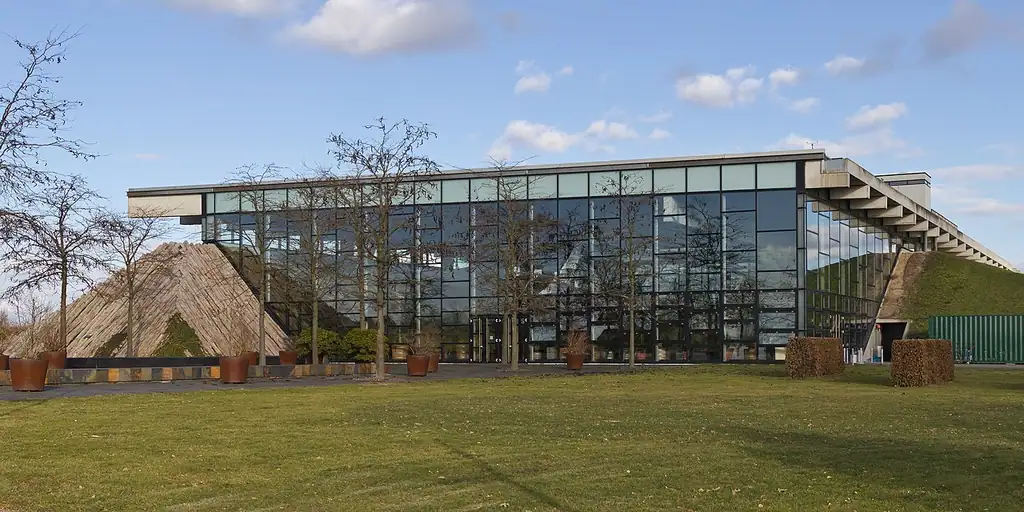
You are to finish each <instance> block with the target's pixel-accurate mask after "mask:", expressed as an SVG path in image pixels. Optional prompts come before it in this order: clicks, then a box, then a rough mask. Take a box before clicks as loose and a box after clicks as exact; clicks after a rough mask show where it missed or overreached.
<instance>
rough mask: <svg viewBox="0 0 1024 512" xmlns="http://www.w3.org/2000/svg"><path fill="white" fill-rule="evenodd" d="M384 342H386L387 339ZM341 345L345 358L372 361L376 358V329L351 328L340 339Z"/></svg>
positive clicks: (365, 361)
mask: <svg viewBox="0 0 1024 512" xmlns="http://www.w3.org/2000/svg"><path fill="white" fill-rule="evenodd" d="M384 342H385V343H387V340H385V341H384ZM341 346H342V350H343V351H344V352H345V358H346V359H348V360H351V361H356V362H359V363H372V362H374V361H376V360H377V331H375V330H370V329H352V330H350V331H348V332H346V333H345V336H344V337H343V338H342V339H341Z"/></svg>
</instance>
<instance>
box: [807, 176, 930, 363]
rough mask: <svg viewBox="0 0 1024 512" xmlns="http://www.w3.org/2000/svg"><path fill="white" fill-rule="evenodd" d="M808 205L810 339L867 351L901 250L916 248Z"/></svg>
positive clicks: (831, 207) (833, 207) (831, 208)
mask: <svg viewBox="0 0 1024 512" xmlns="http://www.w3.org/2000/svg"><path fill="white" fill-rule="evenodd" d="M809 199H810V200H809V201H808V202H807V205H806V208H805V212H806V217H807V220H806V224H807V249H808V252H807V326H806V327H807V333H808V334H809V335H812V336H825V337H837V338H840V339H842V340H843V342H844V345H845V346H846V347H848V348H862V347H863V345H864V344H865V343H866V342H867V340H868V336H869V335H870V330H871V329H872V328H873V327H874V321H875V317H876V316H877V314H878V308H879V306H880V304H881V301H882V296H883V295H884V293H885V286H886V284H887V283H888V281H889V277H890V275H891V274H892V269H893V266H894V265H895V263H896V256H897V254H898V252H899V251H900V250H903V249H906V250H915V249H916V247H915V245H914V244H913V243H910V242H908V241H906V240H903V239H902V238H900V237H898V236H895V235H894V234H892V233H890V232H888V231H887V230H885V229H883V228H882V227H880V226H878V225H877V224H873V223H870V222H868V221H866V220H865V219H863V218H854V217H853V216H852V215H851V214H850V212H849V211H844V210H842V209H840V208H839V206H838V205H837V204H834V203H831V202H829V201H827V200H823V199H820V198H815V197H813V196H812V197H810V198H809Z"/></svg>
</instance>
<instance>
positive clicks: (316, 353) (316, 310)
mask: <svg viewBox="0 0 1024 512" xmlns="http://www.w3.org/2000/svg"><path fill="white" fill-rule="evenodd" d="M319 333H320V301H318V300H316V299H313V332H312V333H311V334H312V336H311V341H310V342H309V351H310V352H311V353H312V355H313V364H316V363H317V361H319V360H320V344H319V340H318V336H319Z"/></svg>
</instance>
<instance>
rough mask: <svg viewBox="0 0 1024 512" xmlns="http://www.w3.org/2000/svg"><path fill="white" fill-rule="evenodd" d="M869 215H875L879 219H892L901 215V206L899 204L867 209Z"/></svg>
mask: <svg viewBox="0 0 1024 512" xmlns="http://www.w3.org/2000/svg"><path fill="white" fill-rule="evenodd" d="M868 216H869V217H876V218H880V219H894V218H901V217H903V207H902V206H900V205H896V206H893V207H892V208H887V209H885V210H870V211H868Z"/></svg>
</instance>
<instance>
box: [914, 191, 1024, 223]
mask: <svg viewBox="0 0 1024 512" xmlns="http://www.w3.org/2000/svg"><path fill="white" fill-rule="evenodd" d="M932 200H933V202H934V203H938V204H939V205H941V208H938V209H939V210H940V211H947V212H951V213H959V214H962V215H974V216H995V215H1008V214H1019V213H1024V203H1011V202H1008V201H1005V200H1003V199H998V198H994V197H988V196H987V195H985V194H984V193H982V192H979V191H977V190H972V189H965V188H964V187H962V186H958V187H956V188H955V189H950V188H948V187H946V186H943V185H933V186H932Z"/></svg>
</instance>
